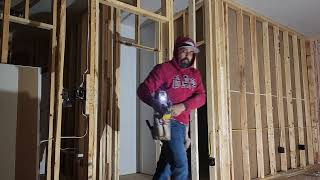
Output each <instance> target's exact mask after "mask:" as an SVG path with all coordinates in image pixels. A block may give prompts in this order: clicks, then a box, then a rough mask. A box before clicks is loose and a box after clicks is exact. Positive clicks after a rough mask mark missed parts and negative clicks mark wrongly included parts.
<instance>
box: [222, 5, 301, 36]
mask: <svg viewBox="0 0 320 180" xmlns="http://www.w3.org/2000/svg"><path fill="white" fill-rule="evenodd" d="M223 1H224V2H225V3H227V4H228V5H229V7H230V8H232V9H234V10H237V9H239V8H240V9H242V10H243V12H244V14H248V15H253V16H255V17H256V19H257V20H260V21H262V22H264V21H266V22H268V23H269V25H274V26H277V27H278V28H279V29H280V30H282V31H288V33H291V34H296V35H297V36H299V37H300V36H301V37H303V34H301V33H299V32H297V31H295V30H293V29H291V28H289V27H287V26H284V25H282V24H280V23H278V22H276V21H274V20H272V19H271V18H268V17H266V16H264V15H261V14H259V13H257V12H256V11H254V10H251V9H249V8H247V7H244V6H243V5H240V4H239V3H237V2H235V1H234V0H223Z"/></svg>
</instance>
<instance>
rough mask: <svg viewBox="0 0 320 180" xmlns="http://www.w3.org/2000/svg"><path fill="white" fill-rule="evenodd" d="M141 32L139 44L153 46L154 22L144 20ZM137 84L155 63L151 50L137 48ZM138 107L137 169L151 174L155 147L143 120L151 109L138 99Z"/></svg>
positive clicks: (154, 164)
mask: <svg viewBox="0 0 320 180" xmlns="http://www.w3.org/2000/svg"><path fill="white" fill-rule="evenodd" d="M140 28H141V29H140V32H141V35H142V36H141V38H140V40H141V44H143V45H145V46H148V47H154V45H155V37H156V35H155V23H154V22H152V21H145V23H143V24H142V25H141V26H140ZM138 57H139V59H138V64H139V65H138V71H139V72H138V84H140V83H142V82H143V81H144V80H145V78H146V77H147V76H148V74H149V72H150V71H151V70H152V69H153V67H154V66H155V65H156V54H155V53H154V52H151V51H146V50H142V49H140V50H138ZM138 101H139V102H138V107H139V111H138V113H139V119H137V121H138V126H139V144H140V145H139V152H138V153H139V157H140V158H139V161H140V163H139V167H138V171H139V172H141V173H144V174H150V175H151V174H153V173H154V172H155V169H156V147H155V142H154V141H153V139H152V136H151V133H150V130H149V128H148V127H147V125H146V123H145V120H149V121H150V122H152V121H153V109H152V108H151V107H150V106H148V105H146V104H145V103H143V102H142V101H140V100H138Z"/></svg>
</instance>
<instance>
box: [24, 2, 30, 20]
mask: <svg viewBox="0 0 320 180" xmlns="http://www.w3.org/2000/svg"><path fill="white" fill-rule="evenodd" d="M29 12H30V0H25V4H24V18H26V19H29Z"/></svg>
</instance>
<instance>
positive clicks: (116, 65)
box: [112, 9, 120, 180]
mask: <svg viewBox="0 0 320 180" xmlns="http://www.w3.org/2000/svg"><path fill="white" fill-rule="evenodd" d="M114 13H115V14H114V48H113V79H112V81H113V82H112V83H113V84H114V89H113V91H114V92H113V95H114V97H113V117H112V121H113V139H112V140H113V144H114V148H113V152H112V162H113V164H112V179H115V180H117V179H119V160H120V157H119V154H120V149H119V146H120V143H119V139H120V137H119V130H120V102H119V98H120V43H119V41H118V40H119V39H120V10H119V9H115V12H114Z"/></svg>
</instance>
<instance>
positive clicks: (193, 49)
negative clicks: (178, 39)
mask: <svg viewBox="0 0 320 180" xmlns="http://www.w3.org/2000/svg"><path fill="white" fill-rule="evenodd" d="M180 48H186V49H189V50H191V51H192V52H193V53H199V52H200V50H199V49H198V48H197V47H192V46H180V47H179V49H180Z"/></svg>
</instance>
